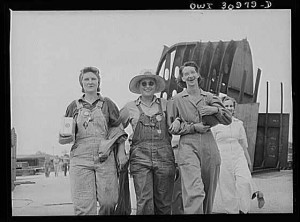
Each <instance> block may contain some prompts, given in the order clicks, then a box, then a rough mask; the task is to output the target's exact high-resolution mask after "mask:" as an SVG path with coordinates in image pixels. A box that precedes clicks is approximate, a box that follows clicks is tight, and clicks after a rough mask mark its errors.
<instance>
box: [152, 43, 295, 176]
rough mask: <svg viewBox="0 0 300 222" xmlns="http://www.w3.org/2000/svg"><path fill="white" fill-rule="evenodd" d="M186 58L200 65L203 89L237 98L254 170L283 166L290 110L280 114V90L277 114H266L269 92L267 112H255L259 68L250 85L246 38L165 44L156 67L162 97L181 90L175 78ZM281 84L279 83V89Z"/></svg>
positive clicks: (285, 160)
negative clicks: (161, 81) (162, 88)
mask: <svg viewBox="0 0 300 222" xmlns="http://www.w3.org/2000/svg"><path fill="white" fill-rule="evenodd" d="M186 61H194V62H195V63H196V64H197V65H198V66H199V68H200V74H201V76H202V77H203V78H204V81H202V85H201V88H202V89H204V90H205V91H209V92H211V93H213V94H216V95H219V94H220V93H223V94H226V95H228V96H230V97H233V98H234V99H235V100H236V101H237V102H238V107H237V110H236V114H237V117H238V118H240V119H241V120H242V121H243V122H244V126H245V129H246V133H247V137H248V145H249V148H248V150H249V154H250V157H251V160H252V164H253V166H254V168H253V170H254V171H255V170H261V169H269V168H274V169H279V168H280V167H285V166H286V165H287V145H288V141H287V138H288V123H289V122H288V119H289V114H283V108H282V106H283V102H282V101H283V100H282V98H283V95H282V94H281V113H280V114H272V115H270V114H268V95H267V110H266V113H265V114H261V113H258V107H259V103H257V101H256V100H257V94H258V89H259V81H260V77H261V70H260V69H258V70H257V75H256V81H255V88H254V89H253V79H254V78H253V64H252V54H251V50H250V45H249V42H248V40H247V39H242V40H237V41H235V40H231V41H216V42H210V41H209V42H202V41H199V42H181V43H177V44H175V45H173V46H171V47H168V46H164V48H163V52H162V55H161V57H160V59H159V62H158V66H157V69H156V74H157V75H160V76H161V77H163V78H164V80H165V83H166V88H165V90H164V91H162V92H161V94H160V96H161V97H163V98H166V99H169V98H171V97H172V96H173V95H175V94H177V93H179V92H181V91H182V90H183V88H181V87H179V86H178V85H177V83H176V78H177V77H178V75H179V68H180V66H181V65H183V63H184V62H186ZM267 87H268V85H267ZM282 87H283V86H282V84H281V91H282ZM267 91H268V90H267ZM267 93H268V92H267ZM275 122H276V124H277V125H276V124H275ZM274 124H275V125H274ZM274 127H275V128H274ZM274 146H275V147H276V148H274ZM274 153H276V154H274ZM274 155H275V157H274ZM272 161H273V162H274V161H275V162H276V164H273V162H272Z"/></svg>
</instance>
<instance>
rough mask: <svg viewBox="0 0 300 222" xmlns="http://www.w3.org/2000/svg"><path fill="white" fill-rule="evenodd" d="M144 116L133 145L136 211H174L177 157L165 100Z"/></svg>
mask: <svg viewBox="0 0 300 222" xmlns="http://www.w3.org/2000/svg"><path fill="white" fill-rule="evenodd" d="M137 107H138V109H139V111H140V116H139V120H138V123H137V125H136V128H135V130H134V134H133V137H132V144H131V149H130V172H131V174H132V176H133V181H134V187H135V192H136V199H137V212H136V214H138V215H140V214H171V204H172V193H173V186H174V177H175V158H174V153H173V150H172V146H171V136H170V135H169V134H168V131H167V124H166V118H165V116H164V115H163V111H162V107H161V102H160V103H159V112H158V113H156V114H154V115H153V116H147V115H145V113H144V112H143V110H142V109H141V107H140V105H137Z"/></svg>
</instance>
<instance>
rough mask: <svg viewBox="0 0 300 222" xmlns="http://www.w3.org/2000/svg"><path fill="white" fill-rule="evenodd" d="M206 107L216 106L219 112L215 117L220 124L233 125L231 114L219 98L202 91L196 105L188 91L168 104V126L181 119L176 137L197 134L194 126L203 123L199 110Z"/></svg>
mask: <svg viewBox="0 0 300 222" xmlns="http://www.w3.org/2000/svg"><path fill="white" fill-rule="evenodd" d="M205 105H209V106H215V107H217V108H218V112H217V113H216V114H214V115H215V117H216V118H217V119H218V121H219V123H221V124H224V125H228V124H230V123H231V114H230V112H229V111H228V110H227V109H226V108H225V107H224V105H223V103H222V101H221V99H220V98H219V97H217V96H214V95H213V94H211V93H209V92H206V91H203V90H201V91H200V99H199V101H198V102H197V104H195V102H194V101H192V100H191V98H190V96H189V94H188V93H187V91H186V90H183V91H182V92H180V93H179V94H177V95H175V96H174V98H172V99H171V100H170V101H169V103H168V125H170V124H171V123H172V122H173V121H174V120H175V119H176V118H179V120H180V121H181V126H180V130H179V132H178V133H176V135H185V134H189V133H195V132H194V127H193V124H194V123H200V122H202V116H201V114H200V110H199V108H201V106H205Z"/></svg>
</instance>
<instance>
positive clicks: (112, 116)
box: [65, 94, 120, 126]
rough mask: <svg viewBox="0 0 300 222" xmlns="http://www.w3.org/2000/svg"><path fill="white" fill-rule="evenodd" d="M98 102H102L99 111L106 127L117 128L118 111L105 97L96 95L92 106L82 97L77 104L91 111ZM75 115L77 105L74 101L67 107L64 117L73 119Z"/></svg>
mask: <svg viewBox="0 0 300 222" xmlns="http://www.w3.org/2000/svg"><path fill="white" fill-rule="evenodd" d="M99 100H101V101H103V105H102V109H101V111H102V113H103V115H104V117H105V119H106V122H107V125H108V126H118V125H119V124H120V122H119V109H118V107H117V106H116V104H115V103H114V102H113V101H112V100H110V99H109V98H107V97H102V96H101V95H100V94H98V98H97V99H96V100H95V101H94V102H93V103H92V104H90V103H89V102H87V101H86V100H85V97H84V95H83V96H82V97H81V98H79V102H82V105H83V107H84V108H86V109H89V110H92V109H93V108H95V107H96V105H97V102H98V101H99ZM77 114H78V109H77V105H76V100H74V101H73V102H72V103H71V104H70V105H69V106H68V107H67V110H66V114H65V117H73V118H74V116H75V115H77Z"/></svg>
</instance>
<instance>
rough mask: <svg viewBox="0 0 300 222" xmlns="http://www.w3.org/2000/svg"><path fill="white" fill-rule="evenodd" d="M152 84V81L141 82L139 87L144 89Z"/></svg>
mask: <svg viewBox="0 0 300 222" xmlns="http://www.w3.org/2000/svg"><path fill="white" fill-rule="evenodd" d="M154 84H155V83H154V82H153V81H143V82H141V85H142V86H143V87H146V86H147V85H148V86H154Z"/></svg>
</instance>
